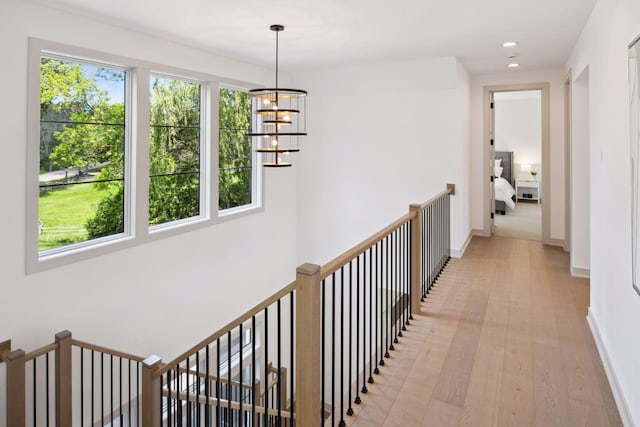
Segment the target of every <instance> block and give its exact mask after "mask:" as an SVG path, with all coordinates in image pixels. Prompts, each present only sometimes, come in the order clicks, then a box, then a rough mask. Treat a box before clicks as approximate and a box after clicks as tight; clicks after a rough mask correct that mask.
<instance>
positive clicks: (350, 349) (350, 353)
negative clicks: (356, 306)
mask: <svg viewBox="0 0 640 427" xmlns="http://www.w3.org/2000/svg"><path fill="white" fill-rule="evenodd" d="M358 259H359V258H358ZM352 266H353V263H352V261H349V357H348V358H347V362H348V363H349V381H348V382H347V388H348V389H349V400H348V403H349V407H348V408H347V415H349V416H352V415H353V408H352V407H351V388H352V387H351V360H352V359H351V355H352V344H351V339H352V333H351V331H352V329H353V328H352V313H351V308H352V307H353V298H352V294H353V288H352V279H353V270H352ZM342 302H343V304H344V299H343V300H342ZM343 353H344V352H343ZM343 359H344V357H343ZM356 377H357V375H356Z"/></svg>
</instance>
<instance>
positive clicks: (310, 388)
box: [292, 264, 322, 426]
mask: <svg viewBox="0 0 640 427" xmlns="http://www.w3.org/2000/svg"><path fill="white" fill-rule="evenodd" d="M320 316H321V313H320V266H318V265H314V264H303V265H301V266H300V267H298V269H297V270H296V378H295V382H296V390H295V402H296V404H295V417H296V425H299V426H313V425H318V424H319V423H320V421H321V419H322V418H321V417H322V408H320ZM292 393H293V390H292Z"/></svg>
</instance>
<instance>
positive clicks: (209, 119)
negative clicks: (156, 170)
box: [202, 82, 220, 218]
mask: <svg viewBox="0 0 640 427" xmlns="http://www.w3.org/2000/svg"><path fill="white" fill-rule="evenodd" d="M206 87H207V94H206V100H207V102H206V105H207V111H203V114H202V117H205V118H206V120H203V125H202V126H203V127H204V135H205V139H204V141H205V145H206V150H208V151H206V150H205V152H206V160H205V176H206V178H205V182H207V185H208V188H207V195H208V197H207V199H206V202H205V203H206V208H207V216H208V217H209V218H217V217H218V211H219V209H220V206H219V201H218V197H219V193H218V191H219V188H218V183H219V182H220V177H219V171H218V152H219V149H220V148H219V143H220V141H219V123H218V122H219V120H218V114H219V93H220V84H219V83H217V82H209V84H207V85H206Z"/></svg>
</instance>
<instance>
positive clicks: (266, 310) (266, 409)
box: [264, 307, 270, 426]
mask: <svg viewBox="0 0 640 427" xmlns="http://www.w3.org/2000/svg"><path fill="white" fill-rule="evenodd" d="M264 387H265V389H264V390H265V393H264V425H265V426H269V425H270V424H269V393H267V389H268V387H269V307H265V308H264Z"/></svg>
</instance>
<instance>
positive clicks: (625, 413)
mask: <svg viewBox="0 0 640 427" xmlns="http://www.w3.org/2000/svg"><path fill="white" fill-rule="evenodd" d="M587 323H589V328H590V329H591V335H593V339H594V341H595V342H596V347H598V353H599V354H600V360H602V365H604V372H605V374H607V379H608V380H609V386H610V387H611V392H612V393H613V398H614V399H615V401H616V406H617V407H618V412H619V413H620V418H621V419H622V424H623V425H624V427H635V424H634V423H633V419H632V418H631V412H630V411H629V405H628V403H627V400H626V399H625V397H624V394H623V393H622V389H621V388H620V383H619V382H618V377H617V376H616V373H615V370H614V369H613V365H612V364H611V359H610V358H609V353H607V349H606V347H605V346H604V342H602V337H601V335H600V329H599V328H598V322H597V320H596V318H595V316H594V315H593V312H592V311H591V307H589V312H588V314H587Z"/></svg>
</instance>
